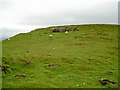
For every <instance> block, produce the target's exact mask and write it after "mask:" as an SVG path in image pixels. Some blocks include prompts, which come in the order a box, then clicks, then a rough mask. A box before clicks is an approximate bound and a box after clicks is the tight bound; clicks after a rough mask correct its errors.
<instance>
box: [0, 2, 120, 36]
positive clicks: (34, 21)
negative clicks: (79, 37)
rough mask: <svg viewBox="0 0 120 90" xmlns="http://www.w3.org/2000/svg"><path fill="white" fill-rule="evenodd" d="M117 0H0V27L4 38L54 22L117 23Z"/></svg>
mask: <svg viewBox="0 0 120 90" xmlns="http://www.w3.org/2000/svg"><path fill="white" fill-rule="evenodd" d="M118 1H119V0H0V30H1V31H2V35H3V38H4V37H9V36H13V35H15V34H18V33H20V32H28V31H31V30H33V29H36V28H41V27H46V26H53V25H68V24H85V23H97V24H100V23H108V24H109V23H111V24H117V23H118ZM1 31H0V35H1ZM0 38H2V37H1V36H0Z"/></svg>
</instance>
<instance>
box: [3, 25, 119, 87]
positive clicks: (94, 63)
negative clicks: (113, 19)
mask: <svg viewBox="0 0 120 90" xmlns="http://www.w3.org/2000/svg"><path fill="white" fill-rule="evenodd" d="M59 27H65V26H59ZM66 27H77V28H80V30H79V31H71V32H68V35H65V33H62V32H61V33H60V32H58V33H54V32H50V28H52V27H49V28H42V29H37V31H31V32H29V33H23V34H18V35H16V36H14V37H12V38H11V40H10V41H8V40H4V41H2V49H3V51H2V54H3V55H2V58H3V59H2V62H3V65H4V66H8V67H9V71H7V74H4V72H3V78H2V80H3V88H116V87H118V85H112V84H108V85H105V86H103V85H101V84H100V82H99V80H100V79H102V78H106V79H108V80H112V81H115V82H118V26H117V25H103V24H101V25H70V26H66ZM55 28H57V27H55ZM91 30H93V31H91ZM47 32H50V33H47ZM50 34H52V35H53V38H52V39H49V35H50ZM25 61H31V62H32V64H31V65H26V64H25ZM50 64H54V65H57V66H54V67H49V66H48V65H50ZM108 71H110V72H113V73H112V74H106V72H108ZM20 74H25V75H26V77H25V78H18V77H14V75H20Z"/></svg>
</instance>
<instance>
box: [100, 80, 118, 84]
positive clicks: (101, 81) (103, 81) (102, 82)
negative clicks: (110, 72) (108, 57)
mask: <svg viewBox="0 0 120 90" xmlns="http://www.w3.org/2000/svg"><path fill="white" fill-rule="evenodd" d="M99 82H100V83H101V84H102V85H106V84H107V83H112V84H117V83H116V82H114V81H110V80H107V79H102V80H99Z"/></svg>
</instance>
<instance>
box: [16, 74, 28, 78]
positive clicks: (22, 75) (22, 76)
mask: <svg viewBox="0 0 120 90" xmlns="http://www.w3.org/2000/svg"><path fill="white" fill-rule="evenodd" d="M15 77H21V78H24V77H26V75H24V74H21V75H15Z"/></svg>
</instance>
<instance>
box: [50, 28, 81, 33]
mask: <svg viewBox="0 0 120 90" xmlns="http://www.w3.org/2000/svg"><path fill="white" fill-rule="evenodd" d="M51 31H52V32H65V31H79V28H72V27H71V28H70V27H65V28H52V29H51Z"/></svg>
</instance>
